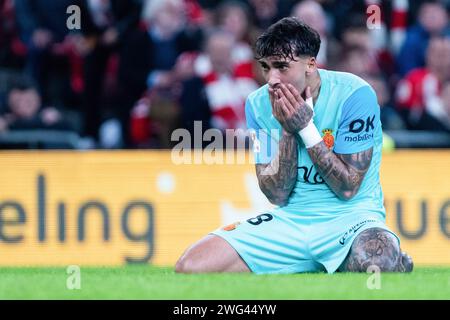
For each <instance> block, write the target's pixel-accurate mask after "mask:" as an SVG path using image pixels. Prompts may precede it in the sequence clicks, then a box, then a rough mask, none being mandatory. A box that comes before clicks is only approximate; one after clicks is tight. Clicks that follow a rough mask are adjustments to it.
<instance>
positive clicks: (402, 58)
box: [397, 1, 450, 77]
mask: <svg viewBox="0 0 450 320" xmlns="http://www.w3.org/2000/svg"><path fill="white" fill-rule="evenodd" d="M439 35H447V36H449V35H450V30H449V27H448V13H447V11H446V8H445V6H444V5H443V4H442V3H441V2H439V1H425V2H424V3H423V4H422V5H421V6H420V9H419V12H418V18H417V23H416V24H414V25H413V26H412V27H410V28H409V29H408V31H407V33H406V38H405V41H404V43H403V45H402V47H401V49H400V53H399V55H398V57H397V68H398V72H399V73H400V76H402V77H403V76H405V75H406V74H407V73H408V72H410V71H411V70H413V69H416V68H419V67H423V66H424V65H425V55H426V50H427V47H428V42H429V40H430V39H431V38H432V37H434V36H439Z"/></svg>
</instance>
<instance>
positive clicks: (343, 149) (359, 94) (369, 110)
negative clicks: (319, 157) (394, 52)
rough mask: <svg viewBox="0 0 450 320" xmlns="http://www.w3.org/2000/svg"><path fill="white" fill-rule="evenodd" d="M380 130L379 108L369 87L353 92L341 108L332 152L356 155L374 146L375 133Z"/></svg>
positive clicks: (375, 97)
mask: <svg viewBox="0 0 450 320" xmlns="http://www.w3.org/2000/svg"><path fill="white" fill-rule="evenodd" d="M378 130H381V122H380V107H379V105H378V101H377V96H376V94H375V92H374V91H373V89H372V88H371V87H370V86H364V87H361V88H359V89H357V90H356V91H355V92H353V93H352V94H351V95H350V97H348V99H347V100H346V101H345V102H344V105H343V106H342V113H341V120H340V122H339V127H338V132H337V136H336V142H335V146H334V152H336V153H341V154H350V153H358V152H361V151H364V150H367V149H369V148H371V147H373V145H374V139H375V133H376V132H378Z"/></svg>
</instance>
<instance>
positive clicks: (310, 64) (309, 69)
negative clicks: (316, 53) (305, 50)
mask: <svg viewBox="0 0 450 320" xmlns="http://www.w3.org/2000/svg"><path fill="white" fill-rule="evenodd" d="M316 69H317V62H316V58H314V57H310V58H309V59H308V61H307V63H306V74H307V75H310V74H312V73H314V71H316Z"/></svg>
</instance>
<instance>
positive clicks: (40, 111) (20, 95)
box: [0, 79, 72, 131]
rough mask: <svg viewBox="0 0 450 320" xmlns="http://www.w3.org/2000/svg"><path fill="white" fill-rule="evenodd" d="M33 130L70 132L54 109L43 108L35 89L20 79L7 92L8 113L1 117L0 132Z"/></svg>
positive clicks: (67, 125)
mask: <svg viewBox="0 0 450 320" xmlns="http://www.w3.org/2000/svg"><path fill="white" fill-rule="evenodd" d="M35 129H53V130H72V128H71V126H70V124H69V123H68V121H66V120H65V119H64V118H63V116H62V114H61V113H60V112H59V111H58V110H57V109H56V108H54V107H43V105H42V100H41V97H40V95H39V93H38V91H37V89H36V87H35V86H33V85H32V84H31V82H30V81H28V80H24V79H22V80H20V81H18V82H17V83H15V84H13V85H12V86H11V88H10V90H9V93H8V111H7V113H6V114H4V115H2V117H1V121H0V131H7V130H35Z"/></svg>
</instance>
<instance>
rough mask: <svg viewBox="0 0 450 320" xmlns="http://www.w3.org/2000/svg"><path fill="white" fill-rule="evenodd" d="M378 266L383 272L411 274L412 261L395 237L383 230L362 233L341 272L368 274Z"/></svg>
mask: <svg viewBox="0 0 450 320" xmlns="http://www.w3.org/2000/svg"><path fill="white" fill-rule="evenodd" d="M371 265H376V266H378V267H379V268H380V270H381V271H383V272H410V271H412V267H413V265H412V259H411V258H410V257H409V256H408V255H406V254H405V253H402V252H401V251H400V247H399V245H398V241H397V239H396V238H395V236H394V235H393V234H392V233H390V232H388V231H386V230H384V229H381V228H370V229H367V230H365V231H363V232H361V233H360V234H359V235H358V236H357V237H356V239H355V240H354V241H353V244H352V248H351V249H350V253H349V254H348V256H347V258H346V259H345V260H344V262H343V264H342V265H341V267H340V270H341V271H350V272H366V271H367V269H368V268H369V267H370V266H371Z"/></svg>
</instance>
